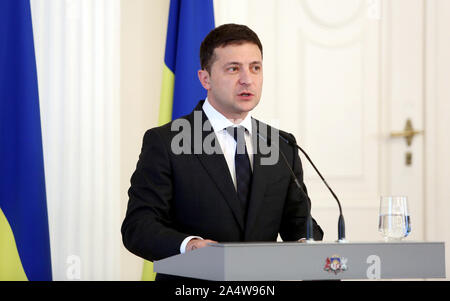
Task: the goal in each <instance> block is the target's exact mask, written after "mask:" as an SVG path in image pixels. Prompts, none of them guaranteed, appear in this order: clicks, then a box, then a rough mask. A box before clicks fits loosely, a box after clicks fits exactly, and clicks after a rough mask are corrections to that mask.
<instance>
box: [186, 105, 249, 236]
mask: <svg viewBox="0 0 450 301" xmlns="http://www.w3.org/2000/svg"><path fill="white" fill-rule="evenodd" d="M202 105H203V101H202V102H200V103H199V104H198V105H197V107H196V108H195V109H194V112H193V113H192V114H190V115H188V117H187V118H188V119H189V121H190V123H191V125H193V126H192V129H191V130H192V136H191V137H192V139H195V138H194V137H195V136H194V134H195V133H194V130H195V126H194V122H198V121H195V120H194V116H195V111H200V112H201V116H202V123H201V124H202V131H201V132H202V139H201V141H204V140H205V138H206V137H211V136H210V135H213V137H214V140H213V141H215V143H219V142H218V140H217V137H216V135H215V133H214V131H213V129H212V127H211V126H209V127H207V129H206V130H204V127H203V125H204V124H205V122H207V121H208V118H207V117H206V114H205V113H204V112H203V110H202V109H201V108H202ZM197 116H200V114H198V113H197ZM208 122H209V121H208ZM197 134H198V133H197ZM192 151H193V152H194V145H193V144H192ZM194 153H195V152H194ZM196 156H197V158H198V159H199V161H200V163H201V164H202V165H203V167H204V168H205V170H206V171H207V173H208V174H209V176H210V177H211V179H212V180H213V182H214V183H215V184H216V187H217V189H218V190H219V191H220V193H221V194H222V196H223V197H224V199H225V200H226V202H227V203H228V205H229V206H230V208H231V211H232V212H233V215H234V217H235V219H236V221H237V223H238V224H239V226H240V228H241V230H242V231H243V230H244V218H245V216H244V212H243V210H242V205H241V203H240V202H239V200H238V198H237V193H236V189H235V188H234V184H233V180H232V178H231V174H230V170H229V168H228V165H227V162H226V160H225V157H224V155H223V154H222V153H213V154H206V153H205V152H204V151H202V152H201V153H200V154H196Z"/></svg>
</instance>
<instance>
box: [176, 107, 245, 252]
mask: <svg viewBox="0 0 450 301" xmlns="http://www.w3.org/2000/svg"><path fill="white" fill-rule="evenodd" d="M202 108H203V111H204V112H205V114H206V117H208V119H209V122H210V123H211V126H212V129H213V131H214V134H215V135H216V137H217V140H218V141H219V144H220V148H221V150H222V153H223V155H224V157H225V160H226V162H227V165H228V169H229V170H230V175H231V178H232V180H233V184H234V188H235V189H236V190H237V185H236V168H235V165H234V155H235V153H236V145H237V143H236V140H234V137H233V136H232V135H230V133H228V131H227V130H226V128H227V127H230V126H233V127H236V126H243V127H244V128H245V129H246V131H245V137H244V139H245V145H246V147H247V152H248V155H249V159H250V166H251V168H252V170H253V144H252V117H251V115H250V114H247V116H246V117H245V118H244V120H242V122H240V123H239V124H234V123H233V122H231V121H230V120H229V119H227V118H226V117H225V116H223V115H222V113H220V112H218V111H217V110H216V109H215V108H214V107H213V106H212V105H211V104H210V103H209V101H208V98H207V99H206V100H205V102H204V104H203V107H202ZM193 238H200V239H202V238H201V237H199V236H188V237H186V238H185V239H184V240H183V242H182V243H181V246H180V253H181V254H183V253H185V252H186V246H187V244H188V242H189V241H190V240H191V239H193Z"/></svg>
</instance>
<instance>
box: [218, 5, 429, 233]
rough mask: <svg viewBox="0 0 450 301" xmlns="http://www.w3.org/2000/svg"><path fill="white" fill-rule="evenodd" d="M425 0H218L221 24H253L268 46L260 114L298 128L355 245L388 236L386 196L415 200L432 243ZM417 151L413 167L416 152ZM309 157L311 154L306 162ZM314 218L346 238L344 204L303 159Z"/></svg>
mask: <svg viewBox="0 0 450 301" xmlns="http://www.w3.org/2000/svg"><path fill="white" fill-rule="evenodd" d="M423 7H424V2H423V0H396V1H381V0H380V1H377V0H339V1H335V0H282V1H279V0H265V1H261V0H249V1H245V2H243V1H235V0H233V1H229V0H216V1H215V10H216V25H220V24H223V23H228V22H235V23H243V24H247V25H249V26H250V27H251V28H253V29H254V30H255V31H256V32H257V33H258V35H259V36H260V38H261V40H262V43H263V46H264V90H263V96H262V100H261V103H260V105H259V106H258V107H257V109H256V110H255V116H256V117H257V118H260V119H262V120H264V121H267V122H268V123H269V124H272V125H275V126H279V127H280V128H281V129H283V130H286V131H289V132H292V133H293V134H294V135H295V136H296V138H297V140H298V143H299V145H301V146H302V147H303V148H304V149H305V150H306V151H307V152H308V153H309V155H310V157H311V158H312V160H313V161H314V162H315V164H316V166H317V167H318V168H319V170H320V171H321V172H322V174H323V175H324V177H325V179H327V182H328V183H329V184H330V186H331V187H332V188H333V190H334V191H335V192H336V194H337V195H338V197H339V198H340V200H341V203H342V206H343V211H344V217H345V221H346V237H347V240H349V241H377V240H381V239H382V238H381V236H380V235H379V233H378V231H377V228H378V207H379V198H380V196H381V195H390V194H395V195H407V196H408V197H409V202H410V211H411V220H412V233H411V235H410V238H409V239H411V240H422V239H423V238H424V210H423V207H424V206H423V204H424V201H423V199H424V188H423V183H424V179H423V176H422V175H423V170H424V166H423V165H424V161H423V160H422V157H423V137H422V136H417V137H415V138H414V140H413V142H412V145H411V146H407V144H406V142H405V140H404V139H402V138H391V137H390V133H391V132H392V131H401V130H403V128H404V126H405V123H406V120H407V119H408V118H410V119H411V121H412V124H413V126H414V127H415V128H416V129H420V130H421V129H422V127H423V98H424V97H423V95H424V94H423V91H424V87H423V82H424V81H423V37H424V24H423V16H424V9H423ZM407 153H410V154H411V160H412V161H411V165H406V163H405V160H406V155H407ZM301 157H302V156H301ZM302 159H303V160H302V161H303V166H304V169H305V182H306V185H307V187H308V189H309V195H310V197H311V200H312V203H313V204H312V213H313V216H314V218H315V219H316V220H317V221H318V222H319V224H320V225H321V226H322V228H323V229H324V231H325V237H324V240H325V241H335V240H336V239H337V220H338V215H339V212H338V207H337V205H336V203H335V201H334V199H333V197H332V195H331V194H330V193H329V192H328V190H327V189H326V188H325V186H324V185H323V183H322V182H321V180H320V178H319V177H318V176H317V175H316V174H315V172H314V170H313V169H312V168H311V167H310V166H309V164H308V163H307V161H306V159H305V158H304V157H302Z"/></svg>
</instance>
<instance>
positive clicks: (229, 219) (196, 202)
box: [122, 101, 323, 261]
mask: <svg viewBox="0 0 450 301" xmlns="http://www.w3.org/2000/svg"><path fill="white" fill-rule="evenodd" d="M202 105H203V101H201V102H200V103H199V104H198V105H197V107H196V108H195V109H194V111H200V112H201V113H199V112H197V114H198V115H197V116H201V117H202V124H203V122H206V121H207V117H206V115H205V113H204V112H203V111H202ZM194 111H193V112H192V113H191V114H189V115H186V116H184V117H182V118H184V119H185V120H186V121H187V122H188V123H189V125H191V132H192V133H193V131H194V128H195V126H194ZM255 121H256V120H255ZM255 124H256V127H257V128H256V129H255V128H253V130H252V131H253V135H256V132H258V131H259V130H260V128H261V126H262V125H264V124H263V123H261V122H259V121H256V123H255ZM171 125H172V122H171V123H168V124H166V125H163V126H160V127H156V128H153V129H150V130H148V131H147V132H146V133H145V136H144V141H143V146H142V151H141V154H140V156H139V161H138V163H137V167H136V171H135V172H134V174H133V176H132V177H131V187H130V189H129V191H128V194H129V202H128V209H127V213H126V217H125V220H124V221H123V224H122V237H123V243H124V245H125V247H126V248H127V249H128V250H129V251H130V252H132V253H134V254H136V255H138V256H140V257H142V258H145V259H147V260H150V261H155V260H159V259H163V258H165V257H169V256H172V255H176V254H179V253H180V245H181V243H182V241H183V240H184V239H185V238H186V237H187V236H190V235H197V236H201V237H203V238H205V239H212V240H216V241H219V242H241V241H248V242H251V241H253V242H256V241H276V239H277V236H278V233H280V235H281V238H282V239H283V240H284V241H296V240H298V239H300V238H302V237H305V235H306V228H305V217H306V216H307V208H308V205H307V202H310V201H309V198H308V195H307V190H306V187H305V185H304V184H303V171H302V166H301V162H300V158H299V156H298V153H297V150H296V149H294V148H293V147H292V146H289V145H288V144H286V143H285V142H283V141H282V140H280V141H279V149H280V151H282V152H283V153H284V154H285V156H286V158H287V161H288V162H289V164H290V166H291V167H292V169H293V170H294V172H295V174H296V176H297V178H298V180H299V181H300V183H301V186H302V188H303V189H301V190H299V189H298V187H297V186H296V185H295V183H294V181H293V179H292V176H291V174H290V172H289V170H288V168H287V166H286V162H284V160H283V159H282V157H281V156H280V157H279V160H278V162H277V163H276V164H275V165H261V159H262V158H263V154H262V153H261V151H260V149H259V148H258V147H256V149H257V150H258V152H257V153H256V154H255V155H254V159H253V177H252V187H251V193H250V201H249V204H248V210H247V212H244V210H243V209H242V207H241V204H240V203H239V200H238V198H237V194H236V190H235V188H234V185H233V181H232V178H231V175H230V172H229V169H228V166H227V163H226V161H225V157H224V156H223V154H212V155H208V154H204V153H202V154H181V155H176V154H174V153H173V152H172V151H171V142H172V138H174V137H175V136H176V135H177V134H180V132H179V131H172V130H171ZM271 129H272V128H270V127H269V132H268V133H270V130H271ZM180 130H182V129H180ZM210 134H212V135H214V133H213V130H212V129H211V128H210V129H209V130H206V131H203V138H205V137H207V136H208V135H210ZM265 135H266V136H265V137H270V135H269V134H265ZM178 137H179V136H178ZM263 137H264V136H263ZM193 139H194V138H193ZM185 142H186V141H185ZM188 142H189V143H190V145H189V148H190V149H191V150H192V148H193V147H192V146H193V144H192V141H188ZM313 223H314V232H313V233H314V238H315V239H316V240H321V239H322V237H323V231H322V229H321V228H320V227H319V226H318V225H317V223H316V222H315V221H314V220H313Z"/></svg>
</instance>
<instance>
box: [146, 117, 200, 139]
mask: <svg viewBox="0 0 450 301" xmlns="http://www.w3.org/2000/svg"><path fill="white" fill-rule="evenodd" d="M194 112H195V111H193V112H192V113H190V114H187V115H184V116H182V117H179V118H177V119H174V120H171V121H169V122H167V123H165V124H162V125H159V126H156V127H153V128H150V129H148V130H147V131H146V132H145V135H144V139H145V137H148V138H150V137H154V136H158V137H159V138H160V139H163V140H171V139H172V138H173V137H174V136H175V135H176V134H178V133H179V132H180V131H181V130H184V129H185V127H186V126H187V125H188V126H189V127H190V126H192V124H193V120H192V116H193V114H194Z"/></svg>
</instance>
